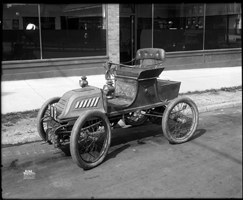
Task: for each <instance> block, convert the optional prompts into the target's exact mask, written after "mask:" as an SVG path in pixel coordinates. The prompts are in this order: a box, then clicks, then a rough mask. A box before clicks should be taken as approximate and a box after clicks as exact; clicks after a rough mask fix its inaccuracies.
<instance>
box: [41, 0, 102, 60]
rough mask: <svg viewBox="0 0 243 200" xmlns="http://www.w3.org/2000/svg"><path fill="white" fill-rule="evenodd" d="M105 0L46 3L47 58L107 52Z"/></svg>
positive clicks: (43, 22) (43, 19) (43, 24)
mask: <svg viewBox="0 0 243 200" xmlns="http://www.w3.org/2000/svg"><path fill="white" fill-rule="evenodd" d="M104 13H105V11H104V7H103V6H102V4H42V5H41V29H42V48H43V58H67V57H83V56H100V55H106V27H105V14H104Z"/></svg>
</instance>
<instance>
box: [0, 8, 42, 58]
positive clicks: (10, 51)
mask: <svg viewBox="0 0 243 200" xmlns="http://www.w3.org/2000/svg"><path fill="white" fill-rule="evenodd" d="M38 26H39V24H38V5H37V4H36V5H33V4H3V22H2V60H3V61H5V60H30V59H39V58H40V35H39V29H38Z"/></svg>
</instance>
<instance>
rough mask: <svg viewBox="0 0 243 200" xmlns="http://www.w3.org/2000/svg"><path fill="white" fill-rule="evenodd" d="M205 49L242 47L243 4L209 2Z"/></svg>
mask: <svg viewBox="0 0 243 200" xmlns="http://www.w3.org/2000/svg"><path fill="white" fill-rule="evenodd" d="M205 24H206V27H205V28H206V30H205V49H221V48H237V47H241V4H239V3H221V4H207V9H206V23H205Z"/></svg>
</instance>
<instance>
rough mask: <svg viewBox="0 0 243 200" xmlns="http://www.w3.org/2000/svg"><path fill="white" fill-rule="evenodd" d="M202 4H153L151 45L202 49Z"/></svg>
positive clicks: (169, 49) (175, 49)
mask: <svg viewBox="0 0 243 200" xmlns="http://www.w3.org/2000/svg"><path fill="white" fill-rule="evenodd" d="M203 15H204V4H183V3H182V4H154V19H153V22H154V33H153V47H155V48H163V49H164V50H165V51H167V52H171V51H185V50H202V49H203V26H204V17H203Z"/></svg>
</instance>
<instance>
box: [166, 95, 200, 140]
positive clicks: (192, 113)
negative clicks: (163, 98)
mask: <svg viewBox="0 0 243 200" xmlns="http://www.w3.org/2000/svg"><path fill="white" fill-rule="evenodd" d="M198 119H199V114H198V109H197V106H196V104H195V103H194V102H193V101H192V100H191V99H190V98H188V97H179V98H176V99H175V100H173V101H172V102H170V103H169V105H168V106H167V107H166V109H165V112H164V114H163V118H162V130H163V133H164V135H165V137H166V138H167V139H168V141H169V142H170V143H175V144H179V143H183V142H186V141H188V140H189V139H190V138H191V137H192V136H193V134H194V132H195V130H196V129H197V126H198Z"/></svg>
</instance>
